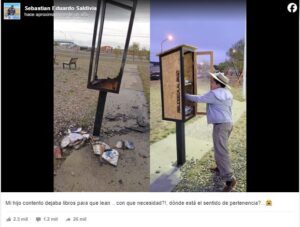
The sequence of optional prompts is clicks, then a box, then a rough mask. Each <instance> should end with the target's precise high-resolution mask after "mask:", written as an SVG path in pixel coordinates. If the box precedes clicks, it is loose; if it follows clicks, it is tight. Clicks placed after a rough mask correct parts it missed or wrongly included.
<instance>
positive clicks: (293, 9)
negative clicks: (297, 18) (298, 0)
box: [287, 3, 298, 13]
mask: <svg viewBox="0 0 300 227" xmlns="http://www.w3.org/2000/svg"><path fill="white" fill-rule="evenodd" d="M287 9H288V11H289V12H290V13H295V12H296V11H297V9H298V7H297V5H296V4H295V3H290V4H288V6H287Z"/></svg>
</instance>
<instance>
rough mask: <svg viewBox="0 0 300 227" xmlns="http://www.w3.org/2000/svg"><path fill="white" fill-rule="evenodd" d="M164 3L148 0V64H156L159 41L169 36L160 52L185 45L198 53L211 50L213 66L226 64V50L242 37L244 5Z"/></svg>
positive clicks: (243, 33)
mask: <svg viewBox="0 0 300 227" xmlns="http://www.w3.org/2000/svg"><path fill="white" fill-rule="evenodd" d="M182 2H183V3H182V4H180V5H179V4H176V3H175V5H174V4H173V5H172V4H164V5H162V3H161V2H159V1H151V4H150V7H151V11H150V18H151V23H150V26H151V28H150V34H151V35H150V37H151V41H150V48H151V56H150V58H151V61H158V58H157V57H156V54H157V53H159V52H160V48H161V41H162V40H164V39H165V38H166V37H167V35H168V34H172V35H173V36H174V40H173V41H166V42H164V44H163V50H167V49H170V48H172V47H175V46H178V45H181V44H188V45H192V46H195V47H197V48H198V51H205V50H212V51H214V61H215V64H218V63H220V62H223V61H225V58H226V51H227V50H228V49H229V48H230V47H231V46H232V44H234V43H235V42H237V41H238V40H240V39H242V38H244V36H245V26H246V6H245V4H244V3H241V4H228V5H218V4H215V5H207V4H206V5H203V4H202V5H200V4H196V3H194V4H188V2H186V1H182Z"/></svg>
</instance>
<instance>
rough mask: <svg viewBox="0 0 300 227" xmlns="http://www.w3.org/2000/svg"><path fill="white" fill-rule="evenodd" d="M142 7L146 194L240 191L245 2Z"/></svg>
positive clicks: (243, 179) (243, 140)
mask: <svg viewBox="0 0 300 227" xmlns="http://www.w3.org/2000/svg"><path fill="white" fill-rule="evenodd" d="M150 6H151V11H150V12H151V13H150V14H151V23H150V24H151V31H150V34H151V40H150V46H151V47H150V127H151V130H150V191H152V192H246V188H247V178H246V166H247V158H246V157H247V147H246V76H247V75H246V1H239V2H226V3H222V1H209V2H204V1H201V2H194V1H191V0H187V1H184V2H176V3H174V2H173V3H172V2H170V1H164V2H162V1H158V0H152V1H151V4H150Z"/></svg>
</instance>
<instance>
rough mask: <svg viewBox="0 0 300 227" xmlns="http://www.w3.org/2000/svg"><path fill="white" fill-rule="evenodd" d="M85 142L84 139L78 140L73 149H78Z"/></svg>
mask: <svg viewBox="0 0 300 227" xmlns="http://www.w3.org/2000/svg"><path fill="white" fill-rule="evenodd" d="M84 144H85V140H82V141H80V142H79V143H78V144H76V145H75V146H74V148H75V150H78V149H79V148H81V147H82V146H83V145H84Z"/></svg>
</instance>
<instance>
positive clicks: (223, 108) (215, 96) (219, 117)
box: [185, 88, 233, 124]
mask: <svg viewBox="0 0 300 227" xmlns="http://www.w3.org/2000/svg"><path fill="white" fill-rule="evenodd" d="M185 98H186V99H187V100H190V101H192V102H200V103H207V105H206V111H207V123H208V124H217V123H228V122H232V114H231V106H232V99H233V96H232V94H231V92H230V91H229V90H228V89H226V88H217V89H214V90H211V91H209V92H207V93H205V94H204V95H189V94H186V95H185Z"/></svg>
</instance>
